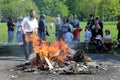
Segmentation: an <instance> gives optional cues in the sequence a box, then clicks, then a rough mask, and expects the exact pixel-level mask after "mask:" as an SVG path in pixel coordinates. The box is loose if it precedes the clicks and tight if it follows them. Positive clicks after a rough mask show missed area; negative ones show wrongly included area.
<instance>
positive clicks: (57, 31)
mask: <svg viewBox="0 0 120 80" xmlns="http://www.w3.org/2000/svg"><path fill="white" fill-rule="evenodd" d="M60 35H61V17H60V14H57V16H56V17H55V37H56V40H59V37H60Z"/></svg>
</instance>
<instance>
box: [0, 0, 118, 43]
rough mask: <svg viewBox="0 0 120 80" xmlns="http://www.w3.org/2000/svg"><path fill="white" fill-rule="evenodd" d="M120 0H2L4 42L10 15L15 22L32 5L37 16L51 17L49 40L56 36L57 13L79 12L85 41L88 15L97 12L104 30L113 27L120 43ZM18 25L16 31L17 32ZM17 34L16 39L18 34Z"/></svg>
mask: <svg viewBox="0 0 120 80" xmlns="http://www.w3.org/2000/svg"><path fill="white" fill-rule="evenodd" d="M119 5H120V0H0V42H7V24H6V21H7V18H8V17H9V16H12V17H13V18H14V22H16V21H17V18H18V17H20V16H22V17H25V16H27V15H29V11H30V9H35V11H36V18H37V19H39V16H40V14H43V13H44V14H46V16H47V17H46V19H47V21H48V29H49V33H50V36H47V40H48V41H50V42H51V41H53V40H55V34H54V33H55V28H53V29H50V28H49V27H50V22H51V21H54V17H55V16H56V14H57V13H60V15H61V18H63V17H64V16H68V17H69V19H71V18H72V14H73V13H76V14H77V16H78V18H79V20H80V26H81V27H82V28H83V31H82V32H81V41H84V28H85V26H86V23H87V20H88V16H89V15H90V14H93V15H94V17H99V18H100V20H101V21H102V22H103V24H104V28H103V31H104V30H105V29H109V30H110V31H111V37H112V40H113V42H114V43H117V28H116V24H117V18H118V17H119V15H120V6H119ZM16 31H17V29H16V28H15V32H14V34H15V35H16ZM15 35H14V42H15V41H16V40H15V39H16V36H15Z"/></svg>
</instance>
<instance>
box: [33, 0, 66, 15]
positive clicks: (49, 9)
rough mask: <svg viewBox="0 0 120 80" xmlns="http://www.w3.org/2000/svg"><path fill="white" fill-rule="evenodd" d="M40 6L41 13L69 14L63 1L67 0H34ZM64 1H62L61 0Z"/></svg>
mask: <svg viewBox="0 0 120 80" xmlns="http://www.w3.org/2000/svg"><path fill="white" fill-rule="evenodd" d="M33 1H34V2H35V3H36V5H37V6H38V8H39V11H40V13H41V14H43V13H44V14H46V15H49V16H55V15H56V14H57V13H60V14H61V15H62V16H65V15H68V8H67V6H66V5H65V4H63V3H62V2H65V0H33ZM61 1H62V2H61Z"/></svg>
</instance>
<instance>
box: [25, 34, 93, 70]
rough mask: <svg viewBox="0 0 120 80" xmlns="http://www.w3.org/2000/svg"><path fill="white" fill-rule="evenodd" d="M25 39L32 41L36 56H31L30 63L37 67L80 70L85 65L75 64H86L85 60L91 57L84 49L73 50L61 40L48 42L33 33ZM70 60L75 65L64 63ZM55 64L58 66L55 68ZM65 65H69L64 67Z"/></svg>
mask: <svg viewBox="0 0 120 80" xmlns="http://www.w3.org/2000/svg"><path fill="white" fill-rule="evenodd" d="M27 38H29V39H27ZM26 40H27V41H32V42H33V49H34V51H35V53H36V54H37V56H34V57H33V58H31V59H30V62H31V64H32V65H36V66H38V67H42V66H46V65H47V67H48V68H49V69H50V70H51V69H52V70H55V71H57V70H63V71H70V70H72V69H73V71H75V70H76V69H78V70H77V71H81V70H83V68H84V69H85V67H84V66H82V67H81V66H77V64H79V65H81V63H84V64H83V65H86V62H88V61H91V58H89V57H88V56H87V55H86V54H85V52H84V51H81V50H79V51H75V50H73V49H71V48H68V47H67V45H66V43H65V42H64V41H63V40H60V41H54V42H52V43H50V44H48V43H47V42H46V41H42V42H40V39H39V37H38V36H36V35H34V34H32V35H30V36H28V37H26ZM70 57H71V59H70ZM71 60H72V61H74V63H75V65H74V66H73V65H71V64H67V65H66V61H71ZM52 62H55V64H51V63H52ZM56 64H57V65H58V66H59V67H58V68H57V69H56V68H55V67H54V66H55V65H56ZM66 66H69V67H67V68H66ZM60 67H62V68H60ZM77 67H78V68H77ZM44 68H46V67H44Z"/></svg>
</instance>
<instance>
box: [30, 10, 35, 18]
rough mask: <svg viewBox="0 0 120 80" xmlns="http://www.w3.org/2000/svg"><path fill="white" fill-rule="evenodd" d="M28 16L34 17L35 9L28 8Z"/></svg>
mask: <svg viewBox="0 0 120 80" xmlns="http://www.w3.org/2000/svg"><path fill="white" fill-rule="evenodd" d="M30 17H31V18H34V17H35V10H34V9H31V10H30Z"/></svg>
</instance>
